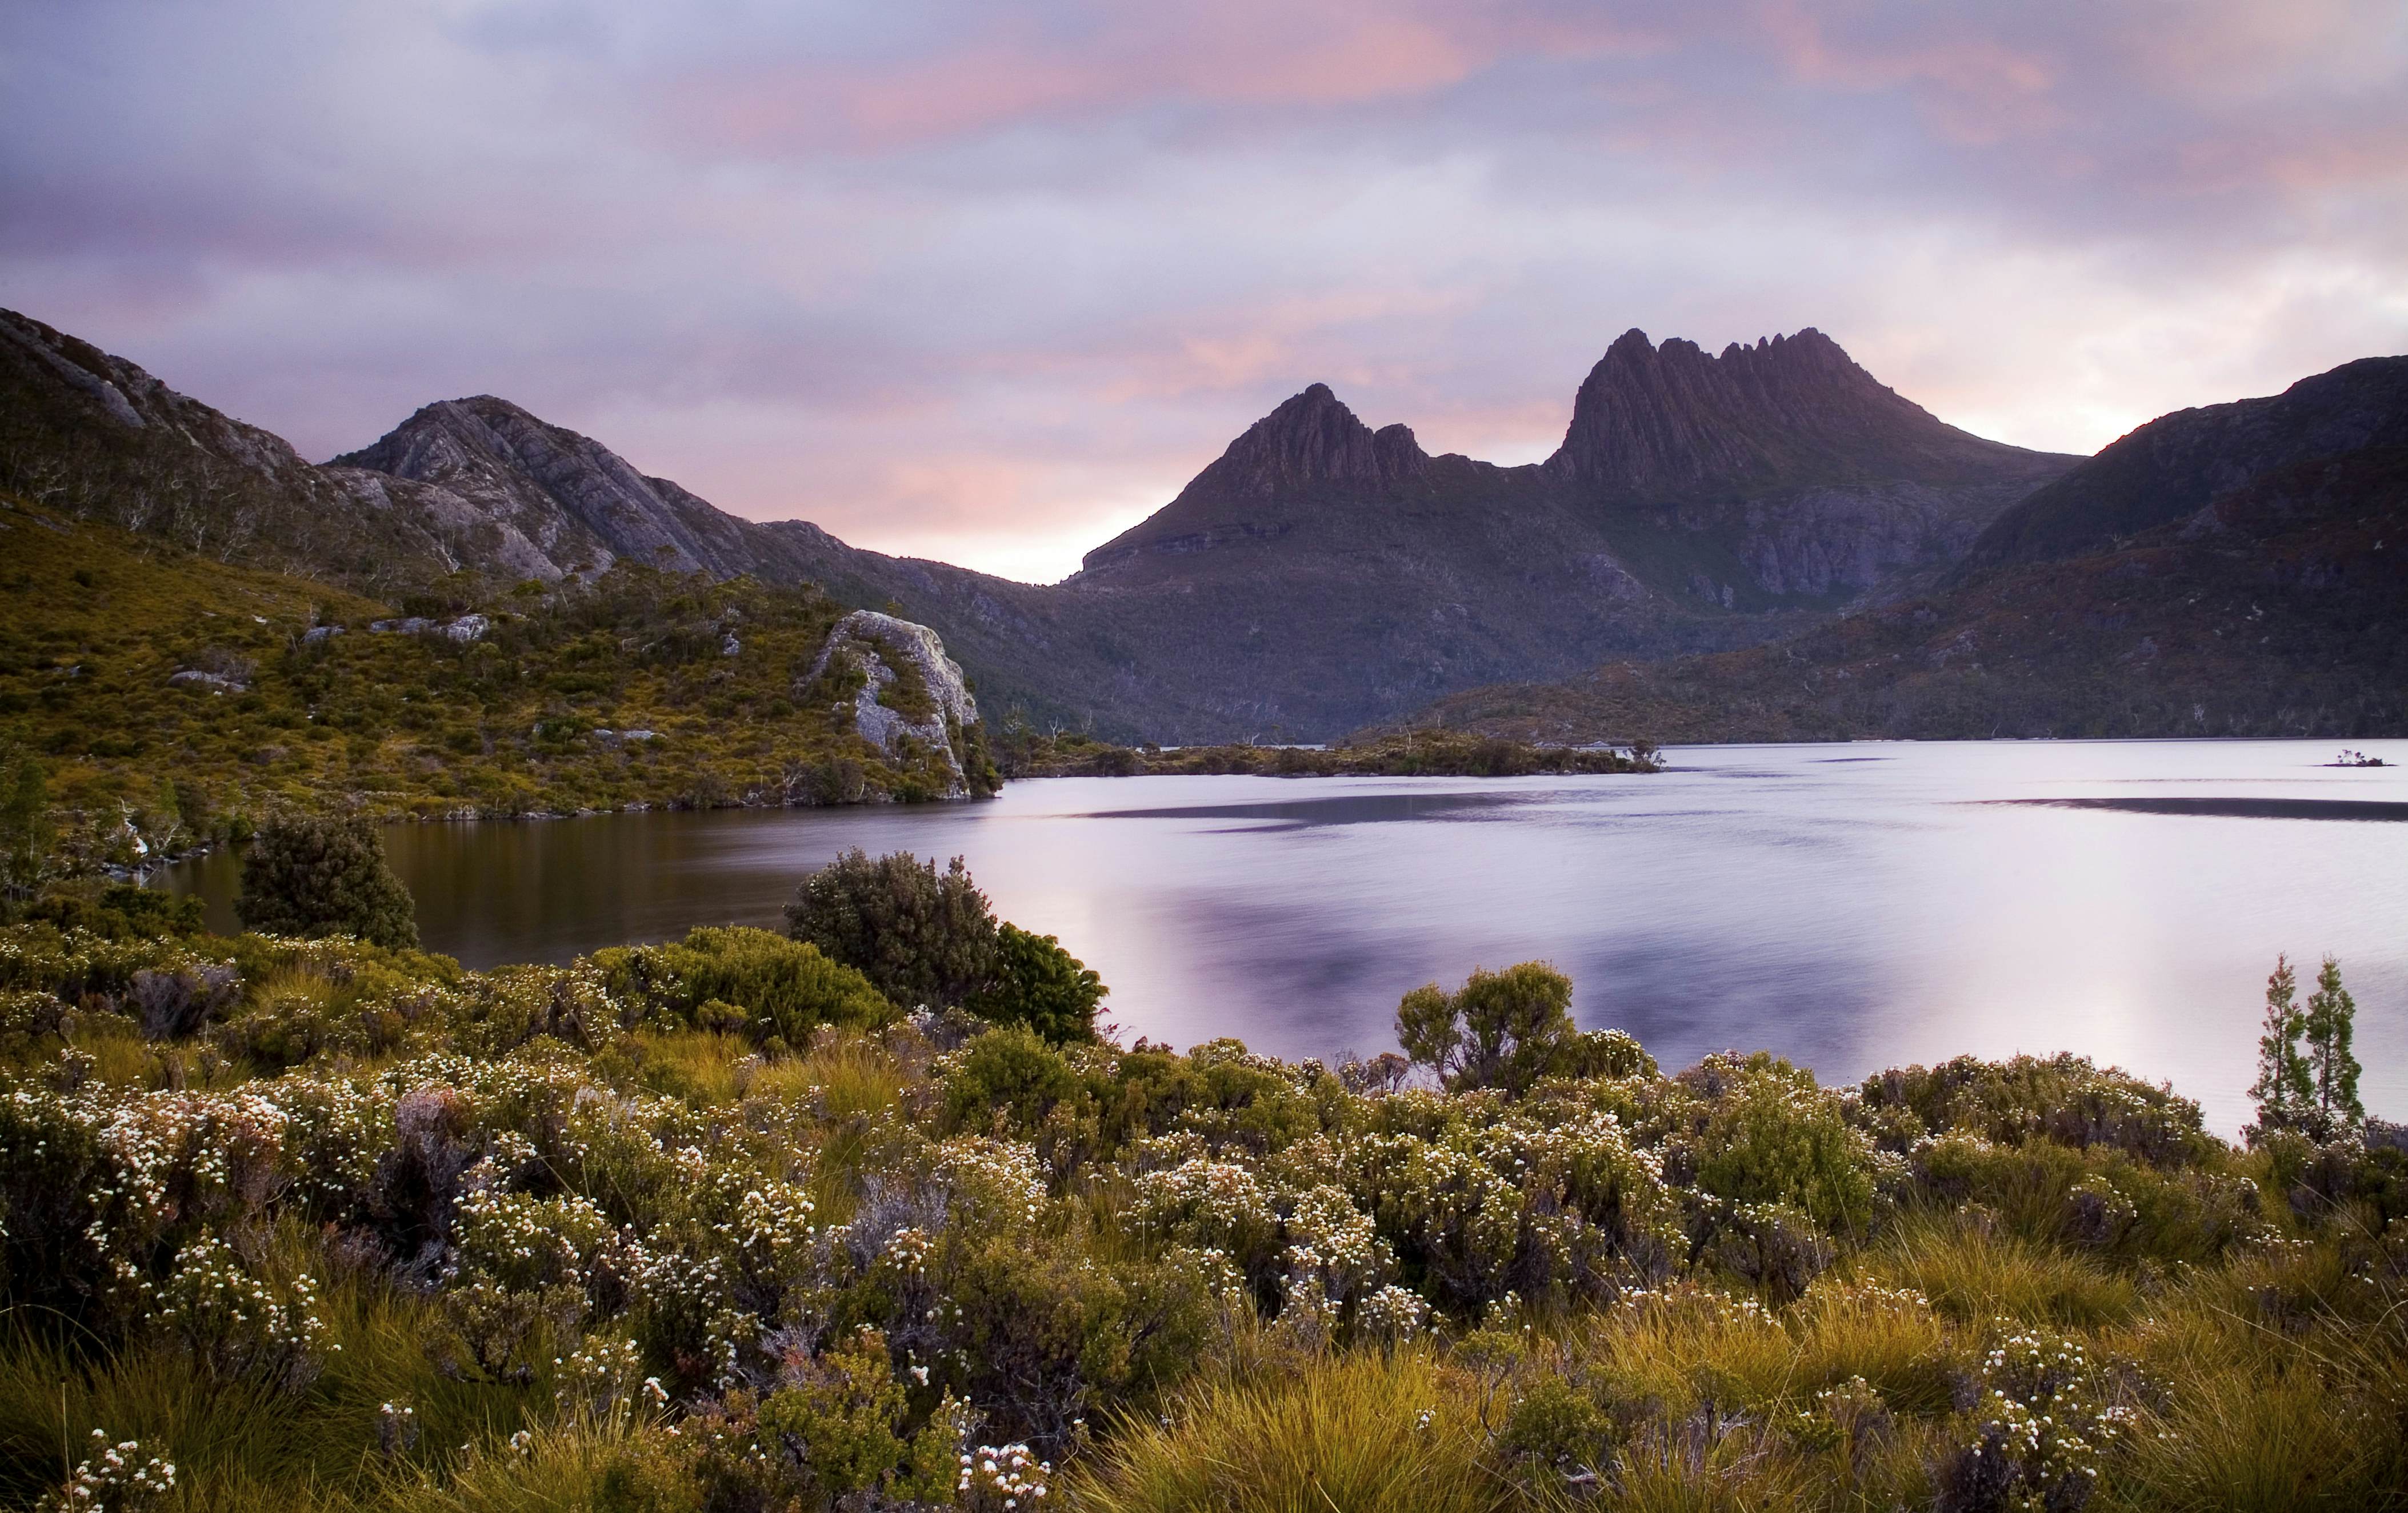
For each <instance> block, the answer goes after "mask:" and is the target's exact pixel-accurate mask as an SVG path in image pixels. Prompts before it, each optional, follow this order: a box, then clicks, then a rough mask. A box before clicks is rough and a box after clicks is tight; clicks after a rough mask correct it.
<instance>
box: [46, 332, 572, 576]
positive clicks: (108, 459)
mask: <svg viewBox="0 0 2408 1513" xmlns="http://www.w3.org/2000/svg"><path fill="white" fill-rule="evenodd" d="M0 488H7V489H12V490H14V491H15V492H18V493H20V494H21V495H22V496H23V497H25V498H26V499H28V500H31V501H33V502H34V503H36V504H40V505H46V506H50V507H55V508H58V509H61V510H64V511H65V512H67V513H68V514H71V515H75V516H78V517H79V518H84V519H90V520H95V521H101V522H103V523H106V524H110V525H115V526H119V527H121V528H123V529H126V530H131V531H136V532H141V533H147V534H150V535H164V536H166V537H168V538H169V539H172V540H174V541H175V542H176V543H177V544H178V545H179V546H181V547H182V548H184V549H185V550H190V551H194V552H201V553H206V554H208V555H210V556H213V557H216V558H218V559H220V560H222V561H227V562H245V563H251V564H258V565H263V566H268V567H272V568H276V569H279V570H284V571H294V572H303V573H308V574H312V575H315V576H319V577H322V578H328V579H330V580H333V581H337V582H342V583H345V584H349V585H351V586H353V587H359V588H365V589H367V590H370V591H372V592H392V591H394V590H398V589H404V588H408V587H410V586H414V585H416V584H419V583H423V582H425V581H426V580H428V579H430V578H437V577H439V576H441V575H443V574H445V573H449V572H452V571H453V570H454V569H456V568H458V567H460V566H462V565H464V564H477V565H480V566H483V567H487V568H489V569H490V570H492V571H494V572H495V573H496V574H497V575H500V576H504V577H526V576H530V575H533V574H536V573H538V572H539V571H540V570H541V568H542V566H543V564H544V560H545V559H544V557H543V554H542V552H541V551H540V550H538V548H537V547H535V545H534V544H533V543H531V542H529V541H528V540H526V539H525V537H523V535H519V534H518V533H517V532H516V531H515V530H513V529H512V528H511V527H510V526H509V524H508V523H507V522H504V521H497V520H495V519H494V518H492V517H490V516H488V515H486V514H485V513H484V512H482V511H481V510H480V509H478V508H477V507H474V506H473V505H470V504H468V503H467V502H466V501H463V500H460V499H458V498H456V497H455V496H453V495H451V494H449V493H446V492H442V491H439V490H430V489H425V488H422V487H419V486H417V485H415V484H411V483H408V482H404V481H399V480H395V479H393V478H385V477H382V476H380V475H376V474H351V473H345V472H343V471H340V470H336V471H328V470H325V469H321V468H315V467H312V466H310V465H309V464H308V463H307V462H304V461H303V460H302V458H301V456H300V454H299V453H297V452H295V451H294V450H293V449H292V447H290V446H289V445H287V444H286V443H285V442H284V440H283V439H282V438H281V437H279V436H275V435H269V434H268V433H267V432H265V431H262V430H260V429H259V428H258V427H256V426H251V425H245V424H243V423H242V422H241V421H236V420H233V419H231V418H229V417H227V416H225V415H222V414H220V413H219V412H218V411H216V410H214V409H211V408H210V407H208V406H207V405H204V404H202V403H200V402H199V401H198V400H194V399H191V398H188V397H186V396H185V395H183V394H179V393H177V392H176V391H174V390H172V389H170V388H168V387H167V386H166V385H165V384H164V383H162V382H160V381H159V380H158V379H157V378H152V377H151V376H150V374H148V373H146V372H144V371H143V370H142V369H141V368H139V367H137V366H136V365H135V364H132V363H129V362H127V361H125V360H124V359H123V358H120V357H111V356H109V355H108V353H106V352H103V351H102V350H99V349H98V348H96V347H93V346H92V345H91V344H89V343H87V342H82V341H79V340H77V339H76V338H75V337H73V336H70V335H65V333H63V332H59V331H56V330H53V329H52V328H50V326H46V325H44V324H42V323H41V322H40V321H34V320H29V319H27V318H26V317H24V316H22V315H19V314H17V313H15V312H14V311H10V310H0Z"/></svg>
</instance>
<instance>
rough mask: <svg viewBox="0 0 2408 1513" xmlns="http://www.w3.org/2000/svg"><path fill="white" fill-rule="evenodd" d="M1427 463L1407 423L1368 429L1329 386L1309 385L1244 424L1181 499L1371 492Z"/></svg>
mask: <svg viewBox="0 0 2408 1513" xmlns="http://www.w3.org/2000/svg"><path fill="white" fill-rule="evenodd" d="M1428 464H1429V457H1428V455H1427V454H1426V453H1425V452H1424V451H1423V450H1421V447H1420V445H1419V444H1418V443H1416V442H1415V441H1414V440H1413V434H1412V430H1411V429H1409V428H1407V427H1405V426H1402V425H1390V426H1385V427H1383V428H1382V429H1380V430H1378V431H1374V430H1372V429H1371V428H1370V427H1369V426H1368V425H1366V424H1364V423H1363V421H1361V419H1360V418H1358V417H1357V416H1356V415H1355V412H1354V411H1353V410H1352V409H1350V408H1348V407H1347V406H1346V403H1345V401H1343V400H1341V399H1340V398H1339V397H1338V395H1337V393H1336V392H1335V391H1334V390H1332V389H1331V388H1330V387H1329V385H1327V384H1326V383H1315V384H1311V385H1308V386H1307V387H1306V388H1305V389H1304V390H1303V391H1302V392H1301V393H1297V394H1295V395H1293V396H1291V397H1290V398H1288V399H1285V400H1283V401H1282V402H1281V403H1280V405H1279V406H1278V407H1276V408H1274V409H1273V410H1272V411H1271V412H1270V413H1269V414H1268V415H1266V416H1264V417H1263V418H1262V419H1261V420H1259V421H1255V422H1254V424H1253V425H1251V426H1248V427H1247V428H1246V431H1245V434H1244V435H1240V436H1239V437H1238V439H1237V440H1235V441H1232V442H1230V443H1229V446H1228V450H1226V451H1224V452H1223V453H1222V454H1221V456H1220V458H1219V460H1218V461H1216V462H1214V463H1213V464H1211V466H1209V467H1207V468H1205V469H1204V471H1203V472H1201V473H1199V474H1197V476H1196V478H1195V479H1194V481H1192V482H1190V483H1189V484H1188V485H1187V488H1186V490H1185V491H1184V492H1183V493H1182V494H1181V496H1180V497H1181V498H1189V497H1195V498H1215V499H1277V498H1281V497H1283V496H1286V495H1290V494H1294V493H1297V492H1326V491H1330V490H1333V489H1335V490H1338V491H1342V492H1355V493H1360V492H1376V491H1379V490H1383V489H1388V488H1393V487H1395V486H1397V485H1398V484H1399V483H1402V482H1405V481H1407V480H1409V479H1411V478H1415V477H1418V476H1419V475H1420V474H1421V472H1422V471H1423V470H1424V469H1425V468H1426V467H1427V466H1428Z"/></svg>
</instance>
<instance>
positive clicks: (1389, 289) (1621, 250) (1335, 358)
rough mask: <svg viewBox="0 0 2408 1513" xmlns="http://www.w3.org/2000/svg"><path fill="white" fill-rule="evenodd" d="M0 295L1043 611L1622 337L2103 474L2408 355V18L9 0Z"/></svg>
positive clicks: (257, 412) (1499, 420) (1488, 452)
mask: <svg viewBox="0 0 2408 1513" xmlns="http://www.w3.org/2000/svg"><path fill="white" fill-rule="evenodd" d="M0 306H7V307H11V308H15V309H19V310H22V311H23V312H25V313H26V314H29V315H32V316H34V317H35V318H36V319H38V320H42V321H48V322H50V324H52V325H55V326H59V327H61V328H63V329H65V330H68V331H71V332H74V333H75V334H77V335H81V336H83V337H85V338H87V339H89V340H92V341H93V342H95V343H97V344H98V345H100V346H102V347H104V348H106V349H108V350H110V351H112V352H115V353H117V354H119V355H121V356H124V357H127V358H130V359H132V360H133V361H135V362H136V363H139V364H142V365H143V366H145V367H147V368H149V369H150V371H151V372H153V373H154V374H156V375H158V376H159V377H160V378H164V379H165V381H167V382H168V383H170V384H171V385H173V386H174V387H176V388H178V389H180V390H182V391H184V392H185V393H191V394H193V395H194V396H195V397H197V398H200V399H202V400H204V401H207V402H208V403H210V404H212V405H215V406H216V407H219V408H221V409H223V410H226V411H228V412H230V413H232V414H234V415H236V416H238V417H239V418H241V419H243V420H246V421H251V422H253V423H255V424H258V425H262V426H265V427H266V428H268V429H269V430H272V431H275V432H277V433H278V434H279V435H283V436H285V437H286V438H288V439H289V440H291V441H292V442H293V443H294V445H295V446H297V447H298V448H300V450H302V452H303V453H304V454H305V455H307V456H308V457H310V458H312V459H313V460H323V459H325V458H327V457H329V456H332V455H334V454H335V453H337V452H340V451H344V450H351V449H352V448H356V447H361V446H365V445H366V444H367V443H368V442H370V441H372V440H374V439H375V438H376V437H377V436H378V435H381V434H382V433H384V432H385V431H387V430H389V429H391V428H392V427H393V426H394V425H395V424H396V423H398V422H399V421H402V420H403V419H404V418H405V417H407V416H408V415H409V413H410V411H412V410H413V409H415V408H416V407H419V406H421V405H423V404H427V403H430V402H432V401H435V400H437V399H445V398H452V397H456V396H459V395H464V394H472V393H495V394H499V395H502V396H503V397H505V398H508V399H510V400H513V401H515V402H517V403H519V404H521V405H523V406H525V407H527V408H529V409H531V410H533V411H535V412H536V413H537V414H538V415H541V416H543V417H544V418H545V419H547V420H550V421H554V422H556V423H559V424H562V425H566V426H569V427H571V428H573V429H576V430H579V431H582V432H584V433H586V434H588V435H593V436H595V438H597V439H599V440H601V441H602V442H603V443H605V444H606V445H608V446H609V447H610V448H612V449H613V450H617V451H618V452H620V453H621V454H623V455H624V456H625V457H627V458H628V459H629V460H630V461H632V462H633V463H635V464H637V466H638V467H639V468H641V469H642V470H643V471H645V472H647V473H651V474H654V475H658V476H663V477H667V478H675V479H676V480H678V481H679V482H680V483H681V484H683V485H685V486H686V487H688V488H690V489H692V490H694V491H695V492H697V493H699V494H701V495H703V496H704V497H705V498H708V499H710V500H711V501H713V502H714V503H716V504H718V505H720V506H721V507H724V508H727V509H730V510H733V511H735V512H736V513H738V514H742V515H747V516H751V517H753V518H755V519H763V520H767V519H778V518H784V517H800V518H803V519H807V520H810V521H817V522H818V523H820V524H821V525H823V526H824V527H826V528H827V529H828V530H830V531H833V532H834V533H836V534H837V535H839V536H841V537H843V538H844V539H846V540H848V541H851V542H853V543H854V544H856V545H860V546H866V547H871V548H874V549H877V550H884V551H891V552H897V553H903V554H909V555H917V556H929V557H936V558H940V559H943V560H947V561H952V562H957V563H961V564H966V565H968V566H973V567H978V568H982V569H984V570H987V571H990V572H996V573H1001V574H1004V575H1006V576H1009V577H1013V578H1024V579H1027V580H1030V581H1051V580H1053V579H1055V578H1060V577H1062V576H1063V575H1065V574H1067V573H1068V572H1070V571H1072V570H1073V569H1074V568H1075V567H1076V566H1077V564H1078V559H1079V557H1080V555H1081V554H1082V552H1083V551H1085V550H1088V549H1090V548H1092V547H1094V546H1096V545H1097V544H1099V543H1101V542H1102V541H1104V540H1106V539H1108V538H1109V537H1110V536H1111V535H1114V534H1115V533H1117V532H1118V531H1120V530H1122V529H1124V528H1125V527H1126V526H1128V525H1130V524H1133V523H1135V522H1136V521H1138V520H1140V519H1142V518H1143V517H1144V516H1145V515H1146V514H1147V513H1149V512H1150V511H1151V510H1153V509H1154V508H1156V507H1159V506H1161V505H1162V504H1163V503H1165V502H1167V501H1168V499H1169V498H1170V497H1171V496H1172V495H1174V494H1175V493H1176V492H1178V490H1179V488H1180V487H1181V486H1182V485H1183V483H1184V482H1185V480H1186V479H1187V478H1190V477H1191V476H1193V475H1194V474H1195V473H1196V472H1197V470H1199V469H1200V468H1201V467H1203V466H1204V464H1207V463H1209V462H1210V461H1211V459H1212V458H1213V457H1214V456H1216V455H1218V454H1219V452H1220V450H1221V449H1222V448H1223V447H1224V446H1225V445H1226V443H1227V442H1228V440H1229V439H1230V438H1231V437H1233V436H1234V435H1237V434H1239V433H1240V432H1241V431H1242V430H1244V428H1245V427H1246V426H1247V425H1248V424H1249V423H1251V422H1252V421H1254V419H1256V418H1257V417H1259V416H1260V415H1262V414H1263V413H1264V412H1266V411H1268V410H1269V408H1271V407H1272V406H1274V405H1276V404H1277V403H1278V402H1279V401H1280V400H1281V399H1283V398H1284V397H1286V396H1287V395H1289V394H1291V393H1296V392H1297V391H1298V390H1300V389H1302V388H1303V387H1305V386H1306V385H1307V384H1310V383H1312V382H1316V381H1320V382H1326V383H1328V384H1330V385H1331V386H1332V387H1333V388H1335V389H1336V390H1337V391H1338V393H1339V394H1340V397H1341V398H1343V399H1345V400H1346V401H1347V402H1348V403H1349V404H1350V405H1352V406H1353V407H1354V408H1355V411H1356V413H1357V414H1359V415H1361V416H1362V417H1363V419H1364V420H1365V421H1369V423H1371V424H1373V425H1383V424H1387V423H1389V422H1392V421H1404V422H1406V423H1408V424H1410V425H1412V427H1413V428H1414V430H1415V432H1416V434H1417V435H1419V437H1420V439H1421V441H1422V442H1423V444H1424V445H1425V446H1426V447H1427V448H1428V449H1429V450H1432V451H1448V450H1452V451H1464V452H1468V453H1469V454H1471V455H1473V456H1476V457H1483V458H1486V459H1488V460H1491V461H1496V462H1502V463H1515V462H1529V461H1536V460H1538V459H1539V458H1541V457H1544V456H1545V455H1546V454H1547V453H1548V452H1550V451H1552V450H1554V448H1555V444H1556V443H1557V441H1558V440H1560V439H1561V436H1562V434H1563V430H1564V426H1565V423H1566V422H1567V421H1568V420H1569V418H1570V408H1571V399H1572V394H1573V392H1574V390H1575V389H1576V388H1577V386H1578V384H1579V382H1580V379H1581V378H1582V377H1583V376H1584V374H1585V373H1586V372H1587V370H1588V368H1589V366H1590V364H1593V363H1594V362H1595V361H1596V360H1597V359H1598V356H1599V355H1601V354H1602V353H1603V351H1604V350H1605V348H1606V347H1607V345H1608V344H1609V343H1610V342H1612V340H1613V338H1614V337H1615V336H1616V335H1619V334H1620V333H1622V332H1623V331H1625V330H1627V329H1629V328H1631V327H1634V326H1635V327H1638V328H1640V329H1642V330H1644V331H1646V332H1647V333H1649V334H1650V335H1652V336H1654V337H1655V338H1656V339H1657V340H1662V339H1664V338H1665V337H1668V336H1676V335H1677V336H1684V337H1687V338H1689V339H1692V340H1695V341H1698V342H1699V343H1700V344H1702V345H1704V346H1706V347H1708V348H1709V349H1710V350H1719V349H1720V348H1721V347H1722V346H1723V345H1724V344H1726V343H1727V342H1730V341H1752V340H1754V339H1756V337H1759V336H1764V335H1771V334H1774V333H1777V332H1787V331H1795V330H1797V329H1799V328H1800V327H1803V326H1809V325H1811V326H1816V327H1819V328H1821V329H1822V330H1823V331H1825V332H1827V333H1828V334H1829V335H1832V336H1833V337H1834V338H1836V339H1837V340H1838V341H1839V342H1840V343H1841V344H1842V346H1844V347H1845V348H1847V349H1848V350H1849V351H1850V352H1851V353H1852V354H1853V355H1854V356H1855V357H1856V360H1857V361H1858V362H1860V363H1862V364H1864V365H1865V366H1866V367H1867V368H1869V369H1870V370H1871V372H1872V373H1873V374H1874V375H1875V376H1876V377H1877V378H1881V379H1882V380H1883V381H1884V382H1885V383H1887V384H1889V385H1890V386H1891V387H1893V388H1895V389H1897V390H1898V391H1899V393H1903V394H1905V395H1907V396H1908V397H1909V398H1912V399H1914V400H1915V401H1917V402H1918V403H1920V404H1922V405H1923V406H1924V407H1927V408H1928V409H1930V410H1932V411H1933V412H1934V413H1936V414H1938V415H1940V416H1941V417H1942V419H1945V420H1948V421H1953V422H1955V423H1957V424H1959V425H1962V426H1965V427H1966V428H1968V429H1970V430H1972V431H1975V432H1978V433H1980V434H1982V435H1990V436H1995V437H1998V438H2000V439H2002V440H2007V441H2012V442H2016V443H2020V444H2022V445H2026V446H2031V447H2040V448H2046V449H2050V450H2066V451H2083V452H2087V451H2092V450H2097V449H2098V448H2099V447H2100V446H2102V445H2104V444H2105V443H2107V442H2109V441H2112V440H2114V438H2115V437H2116V436H2117V435H2122V434H2123V433H2125V432H2126V431H2128V430H2129V429H2131V428H2132V427H2133V426H2135V425H2137V424H2140V423H2141V422H2143V421H2146V420H2149V419H2151V418H2152V417H2154V416H2156V415H2158V414H2161V413H2163V412H2165V411H2167V410H2169V409H2174V408H2179V407H2184V406H2187V405H2198V404H2210V403H2215V402H2218V401H2222V400H2228V399H2233V398H2239V397H2242V396H2243V395H2247V394H2257V393H2272V392H2275V391H2277V390H2280V389H2281V388H2283V387H2284V386H2286V384H2288V383H2290V382H2292V381H2293V380H2295V379H2297V378H2301V377H2304V376H2306V375H2308V374H2310V373H2314V372H2319V371H2322V370H2323V369H2325V368H2329V367H2331V366H2333V365H2334V364H2339V363H2343V362H2346V361H2348V360H2349V359H2352V358H2356V357H2363V356H2369V355H2374V354H2377V353H2398V352H2401V351H2408V7H2403V6H2401V4H2400V3H2399V0H2283V3H2282V4H2279V5H2275V4H2268V3H2265V0H2017V3H2015V4H2014V5H1998V4H1994V3H1983V4H1962V5H1960V4H1953V3H1947V0H1846V3H1838V0H1831V3H1818V0H1733V3H1727V0H1641V3H1633V4H1611V3H1597V0H1588V3H1577V0H1528V3H1525V0H1401V3H1391V4H1355V3H1344V0H1211V3H1205V4H1188V3H1184V0H1153V3H1148V4H1141V5H1130V4H1127V3H1126V0H1093V3H1089V0H1037V3H1029V4H1013V3H1008V0H1006V3H998V0H986V3H983V4H976V5H972V4H960V5H954V4H928V3H923V0H883V3H882V4H878V5H874V6H872V5H858V4H855V5H832V4H824V3H816V0H681V3H680V4H677V5H674V6H670V5H661V4H659V3H657V0H377V3H374V4H366V3H353V4H342V3H337V0H245V3H237V0H8V4H7V6H6V7H5V10H0Z"/></svg>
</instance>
